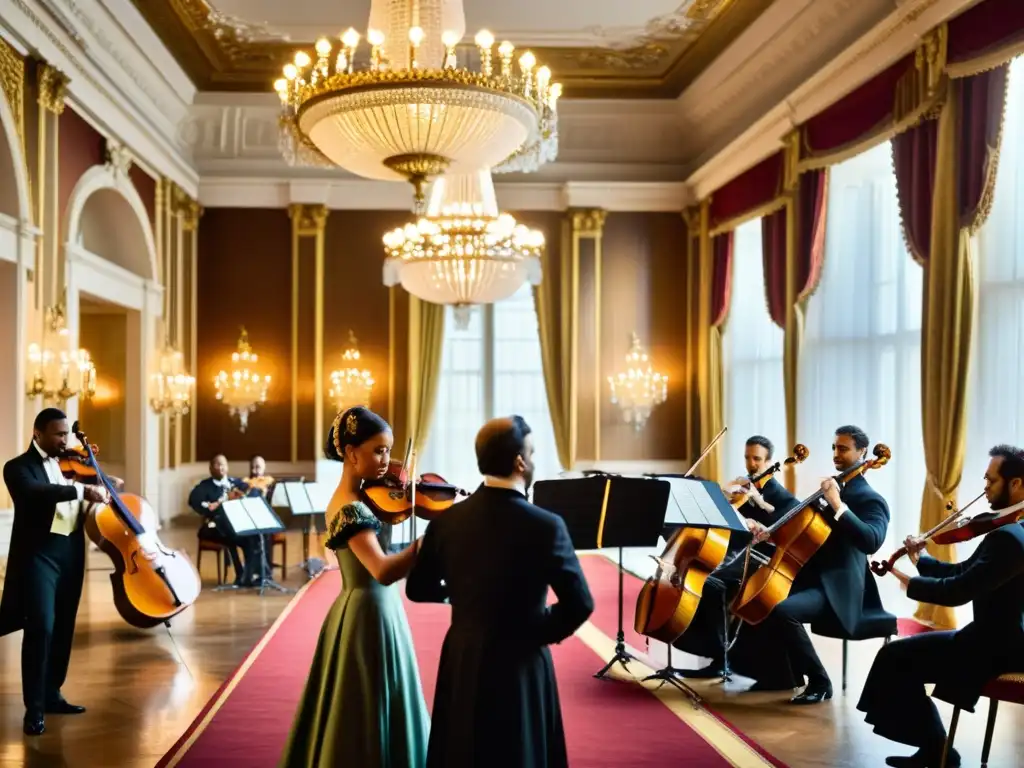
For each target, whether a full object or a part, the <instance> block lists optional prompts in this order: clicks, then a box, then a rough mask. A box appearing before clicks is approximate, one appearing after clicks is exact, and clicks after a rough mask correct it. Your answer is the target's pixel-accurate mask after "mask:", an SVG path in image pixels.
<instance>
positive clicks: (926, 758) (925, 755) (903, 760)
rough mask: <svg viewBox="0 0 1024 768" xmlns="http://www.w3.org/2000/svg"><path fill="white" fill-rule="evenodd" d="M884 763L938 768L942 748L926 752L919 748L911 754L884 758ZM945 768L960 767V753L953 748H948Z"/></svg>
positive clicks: (896, 767) (903, 767) (896, 766)
mask: <svg viewBox="0 0 1024 768" xmlns="http://www.w3.org/2000/svg"><path fill="white" fill-rule="evenodd" d="M885 764H886V765H891V766H892V767H893V768H939V766H941V765H942V748H941V747H940V748H939V749H938V750H930V751H928V752H925V751H924V750H923V749H919V750H917V752H915V753H914V754H912V755H894V756H893V757H887V758H885ZM946 768H960V753H959V752H957V751H956V750H955V749H950V750H949V759H948V760H946Z"/></svg>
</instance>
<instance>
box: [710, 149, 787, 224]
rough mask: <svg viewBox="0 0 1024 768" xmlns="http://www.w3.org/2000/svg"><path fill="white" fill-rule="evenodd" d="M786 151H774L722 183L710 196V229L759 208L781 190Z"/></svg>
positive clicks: (773, 198)
mask: <svg viewBox="0 0 1024 768" xmlns="http://www.w3.org/2000/svg"><path fill="white" fill-rule="evenodd" d="M784 167H785V152H784V151H780V152H776V153H775V154H774V155H771V156H770V157H767V158H765V159H764V160H762V161H761V162H760V163H758V164H757V165H755V166H753V167H752V168H749V169H747V170H746V171H744V172H743V173H741V174H740V175H739V176H737V177H736V178H734V179H733V180H732V181H729V182H726V183H725V184H723V185H722V186H721V187H720V188H719V189H718V190H716V191H715V193H714V194H713V195H712V196H711V210H710V211H709V219H708V221H709V226H710V228H711V229H712V230H714V229H715V228H716V227H718V226H719V225H721V224H724V223H726V222H728V221H732V220H733V219H737V218H739V217H741V216H743V215H745V214H747V213H749V212H751V211H753V210H756V209H758V208H762V207H763V206H766V205H768V204H769V203H771V202H772V201H773V200H775V199H776V198H777V197H778V196H779V195H780V194H782V178H783V169H784Z"/></svg>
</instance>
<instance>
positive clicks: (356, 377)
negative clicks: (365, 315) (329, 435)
mask: <svg viewBox="0 0 1024 768" xmlns="http://www.w3.org/2000/svg"><path fill="white" fill-rule="evenodd" d="M348 343H349V347H348V349H346V350H345V351H344V352H343V353H342V355H341V359H342V360H343V361H344V367H343V368H341V369H339V370H336V371H331V388H330V391H329V393H328V394H329V395H330V398H331V402H333V403H334V407H335V409H336V410H337V412H338V413H341V412H342V411H345V410H347V409H349V408H352V407H353V406H356V405H363V406H366V407H369V406H370V396H371V394H372V393H373V385H374V384H375V383H376V382H375V381H374V379H373V374H371V373H370V372H369V371H368V370H366V369H365V368H359V367H358V366H359V364H360V359H361V355H360V354H359V346H358V342H357V341H356V337H355V334H354V333H352V331H349V332H348Z"/></svg>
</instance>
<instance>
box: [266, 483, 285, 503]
mask: <svg viewBox="0 0 1024 768" xmlns="http://www.w3.org/2000/svg"><path fill="white" fill-rule="evenodd" d="M287 486H288V484H287V483H275V484H274V493H273V495H272V496H271V497H270V506H272V507H288V506H289V504H288V487H287Z"/></svg>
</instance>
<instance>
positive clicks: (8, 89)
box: [0, 40, 25, 157]
mask: <svg viewBox="0 0 1024 768" xmlns="http://www.w3.org/2000/svg"><path fill="white" fill-rule="evenodd" d="M0 88H2V89H3V93H4V97H5V98H6V99H7V106H8V107H10V110H11V116H12V117H13V118H14V125H15V126H16V130H17V131H18V139H19V140H20V141H21V154H22V156H23V157H24V155H25V60H24V59H23V58H22V57H21V55H20V54H19V53H18V52H17V51H16V50H14V49H13V48H11V46H9V45H8V44H7V43H6V42H4V41H3V40H0Z"/></svg>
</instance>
